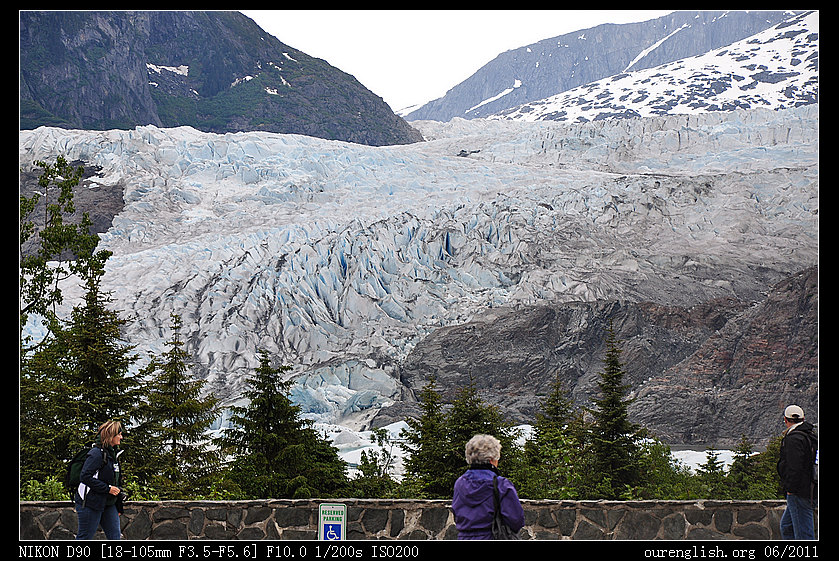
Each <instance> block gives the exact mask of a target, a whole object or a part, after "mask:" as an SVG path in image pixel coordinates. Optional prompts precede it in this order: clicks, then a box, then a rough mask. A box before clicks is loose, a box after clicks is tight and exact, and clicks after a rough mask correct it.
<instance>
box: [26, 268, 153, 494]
mask: <svg viewBox="0 0 839 561" xmlns="http://www.w3.org/2000/svg"><path fill="white" fill-rule="evenodd" d="M108 255H109V254H108V253H107V252H100V253H98V254H97V256H96V258H95V259H91V260H89V261H88V262H87V263H86V265H85V267H84V268H81V269H79V270H78V273H79V274H80V276H81V279H82V281H83V282H84V286H85V289H86V293H85V295H84V301H83V302H82V303H81V304H79V305H77V306H75V307H74V308H73V310H72V312H71V317H70V322H69V325H68V326H67V327H61V326H60V325H58V324H57V323H56V324H55V328H54V332H53V336H52V337H50V339H49V340H47V341H45V342H44V343H43V344H42V345H40V346H39V348H37V349H32V350H31V352H30V353H29V356H25V357H22V360H21V384H20V388H21V391H20V420H21V439H20V440H21V444H20V455H21V458H20V465H21V479H22V481H27V480H28V479H37V480H39V481H43V480H44V479H43V478H44V477H48V476H49V474H52V475H53V476H55V477H58V478H59V479H60V478H61V477H62V471H63V469H62V468H63V463H64V462H65V461H66V460H68V459H69V458H70V457H71V456H72V455H73V453H74V452H75V451H76V450H77V449H78V448H79V447H80V446H82V445H84V444H89V443H91V442H92V441H94V439H95V437H96V431H97V429H98V427H99V425H100V424H101V423H103V422H104V421H106V420H108V419H122V420H123V424H126V421H127V419H129V418H130V415H131V412H132V411H133V409H134V406H135V404H136V402H137V400H138V391H139V387H140V383H139V381H138V379H137V377H136V376H134V375H131V374H130V372H129V370H130V367H131V365H132V364H133V363H134V361H135V360H136V357H135V356H134V355H132V354H131V353H132V350H133V347H131V346H130V345H127V344H125V342H124V341H123V340H122V338H121V329H122V327H123V325H124V321H123V320H121V319H120V318H119V315H118V313H117V312H114V311H112V310H110V309H108V305H109V304H110V299H109V298H108V297H107V296H106V295H103V294H102V292H101V290H100V281H101V277H102V274H103V272H104V264H105V260H106V259H107V257H108Z"/></svg>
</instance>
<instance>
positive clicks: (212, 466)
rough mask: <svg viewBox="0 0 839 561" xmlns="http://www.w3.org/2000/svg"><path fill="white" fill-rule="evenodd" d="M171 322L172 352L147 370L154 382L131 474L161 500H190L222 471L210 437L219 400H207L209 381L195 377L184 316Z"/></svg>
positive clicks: (141, 412) (135, 439)
mask: <svg viewBox="0 0 839 561" xmlns="http://www.w3.org/2000/svg"><path fill="white" fill-rule="evenodd" d="M171 320H172V338H171V339H170V340H169V341H168V342H167V343H166V346H167V347H168V350H167V351H166V352H165V353H163V356H162V358H161V359H158V358H156V357H153V358H152V361H151V362H150V364H149V366H148V367H147V368H146V369H145V371H144V376H149V379H148V381H147V383H146V396H145V399H144V401H143V403H142V404H141V405H140V407H139V408H138V410H137V413H136V416H137V418H138V423H137V427H136V429H135V430H133V431H131V432H132V433H133V434H131V435H130V443H131V444H132V453H131V455H130V457H131V458H132V460H131V461H130V466H131V467H133V468H134V469H133V470H131V474H132V475H135V476H136V477H137V478H138V479H139V480H141V481H143V482H144V483H145V485H146V486H147V487H148V488H149V489H150V490H151V491H152V492H153V493H154V494H156V495H157V496H159V497H160V498H161V499H184V498H193V497H195V496H198V495H201V494H204V493H205V492H206V489H208V488H209V487H210V485H211V477H212V476H213V474H214V473H215V472H216V471H217V470H218V467H219V463H220V462H219V455H218V453H217V452H216V451H215V450H214V449H212V448H211V447H210V442H209V440H208V438H207V431H208V429H209V428H210V425H211V424H212V423H213V421H214V420H215V419H216V417H217V414H218V409H217V408H218V400H217V399H216V398H215V397H214V396H212V395H210V396H206V397H201V389H202V387H203V385H204V382H203V381H200V380H195V379H193V378H192V377H191V376H190V375H189V364H188V362H189V355H188V353H187V352H186V351H185V350H184V348H183V347H184V343H183V341H182V340H181V328H182V322H181V318H180V316H178V315H177V314H172V315H171Z"/></svg>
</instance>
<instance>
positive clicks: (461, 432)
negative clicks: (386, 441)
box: [402, 378, 519, 498]
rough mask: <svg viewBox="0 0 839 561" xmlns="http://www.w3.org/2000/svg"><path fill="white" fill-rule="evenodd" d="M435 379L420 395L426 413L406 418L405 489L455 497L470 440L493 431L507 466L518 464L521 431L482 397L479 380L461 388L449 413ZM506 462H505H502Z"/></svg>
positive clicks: (417, 493) (420, 494)
mask: <svg viewBox="0 0 839 561" xmlns="http://www.w3.org/2000/svg"><path fill="white" fill-rule="evenodd" d="M434 384H435V381H434V379H433V378H432V379H431V380H430V381H429V383H428V384H427V385H426V386H425V387H424V388H423V390H422V392H421V393H420V404H421V407H422V414H421V415H420V417H419V418H417V419H408V420H407V421H406V422H407V423H408V426H409V428H410V430H405V431H403V433H402V437H403V442H402V447H403V449H404V450H405V451H406V452H407V453H408V455H407V457H406V459H405V462H404V463H405V472H406V474H405V478H404V480H403V489H402V492H403V493H405V494H408V495H410V496H413V497H420V498H450V497H451V496H452V492H453V490H454V483H455V481H456V480H457V478H458V477H460V476H461V475H462V474H463V472H464V470H465V469H466V466H467V464H466V459H465V457H464V453H465V448H466V443H467V442H468V441H469V439H470V438H472V437H473V436H475V435H476V434H491V435H493V436H495V437H496V438H498V440H499V441H500V442H501V446H502V452H501V455H502V459H503V466H504V470H507V471H515V470H516V469H517V468H518V460H519V456H518V450H517V447H516V445H515V438H516V434H515V432H514V430H513V429H512V428H511V427H510V426H509V424H508V423H506V422H504V421H503V419H502V418H501V414H500V413H499V412H498V410H497V408H495V407H493V406H492V405H489V404H486V403H484V402H483V400H482V399H481V398H480V396H479V395H478V392H477V389H476V387H475V383H474V380H473V379H471V378H470V381H469V383H468V385H466V386H465V387H463V388H461V389H460V390H459V391H458V392H457V395H456V396H455V399H454V400H453V401H452V403H451V405H450V407H449V408H448V411H444V408H443V402H442V399H441V397H440V395H439V394H438V393H437V392H436V391H435V390H434ZM499 465H502V464H499Z"/></svg>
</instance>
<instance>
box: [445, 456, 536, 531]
mask: <svg viewBox="0 0 839 561" xmlns="http://www.w3.org/2000/svg"><path fill="white" fill-rule="evenodd" d="M494 475H497V472H496V471H495V470H494V469H493V468H492V466H480V467H475V466H472V467H470V469H468V470H467V471H466V473H464V474H463V475H461V476H460V477H459V478H458V479H457V481H456V482H455V484H454V496H453V497H452V511H453V512H454V521H455V526H456V527H457V531H458V536H457V538H458V539H459V540H491V539H492V517H493V514H494V513H495V502H494V499H493V492H492V478H493V476H494ZM498 492H499V494H500V496H501V514H502V515H503V516H504V521H505V522H506V523H507V525H508V526H509V527H510V528H511V529H512V530H513V531H514V532H518V531H519V530H521V528H522V526H524V510H522V507H521V503H520V502H519V496H518V493H517V492H516V488H515V487H514V486H513V484H512V483H510V481H509V480H508V479H506V478H504V477H501V476H499V477H498Z"/></svg>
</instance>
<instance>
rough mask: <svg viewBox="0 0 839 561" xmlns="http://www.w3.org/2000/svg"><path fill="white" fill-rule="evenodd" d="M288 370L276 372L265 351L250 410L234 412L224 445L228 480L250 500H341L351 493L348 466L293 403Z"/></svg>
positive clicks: (251, 383)
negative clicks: (227, 458) (343, 493)
mask: <svg viewBox="0 0 839 561" xmlns="http://www.w3.org/2000/svg"><path fill="white" fill-rule="evenodd" d="M289 370H290V367H288V366H281V367H273V366H271V357H270V356H269V355H268V353H267V352H265V351H260V365H259V367H258V368H257V369H256V371H255V373H254V375H253V376H251V377H250V378H249V380H248V381H249V388H248V390H247V391H245V393H244V397H245V398H246V399H247V400H248V404H247V405H245V406H243V407H233V408H232V413H233V415H232V417H231V422H232V426H231V427H230V428H229V429H227V430H226V431H225V434H224V436H223V437H222V438H220V439H219V444H220V446H221V447H222V449H223V451H224V452H225V453H227V454H229V455H231V457H232V459H231V461H230V462H229V464H228V478H229V479H230V480H231V481H232V482H233V483H234V484H236V485H237V486H238V487H239V489H241V491H242V492H243V494H244V496H245V497H246V498H254V499H266V498H309V497H332V496H338V495H339V494H340V493H342V492H344V491H345V490H346V488H347V484H348V481H347V475H346V464H345V463H344V461H343V460H341V459H340V458H339V457H338V453H337V450H336V449H335V448H334V447H333V446H332V445H331V443H329V442H328V441H327V440H326V439H325V438H324V437H322V436H321V435H319V434H318V433H317V432H316V431H315V429H314V428H312V426H311V425H312V423H311V421H308V420H305V419H302V418H301V417H300V408H299V407H298V406H296V405H294V404H293V403H292V401H291V399H290V397H289V396H290V391H291V382H290V381H283V380H282V379H281V376H282V374H283V373H285V372H287V371H289Z"/></svg>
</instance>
